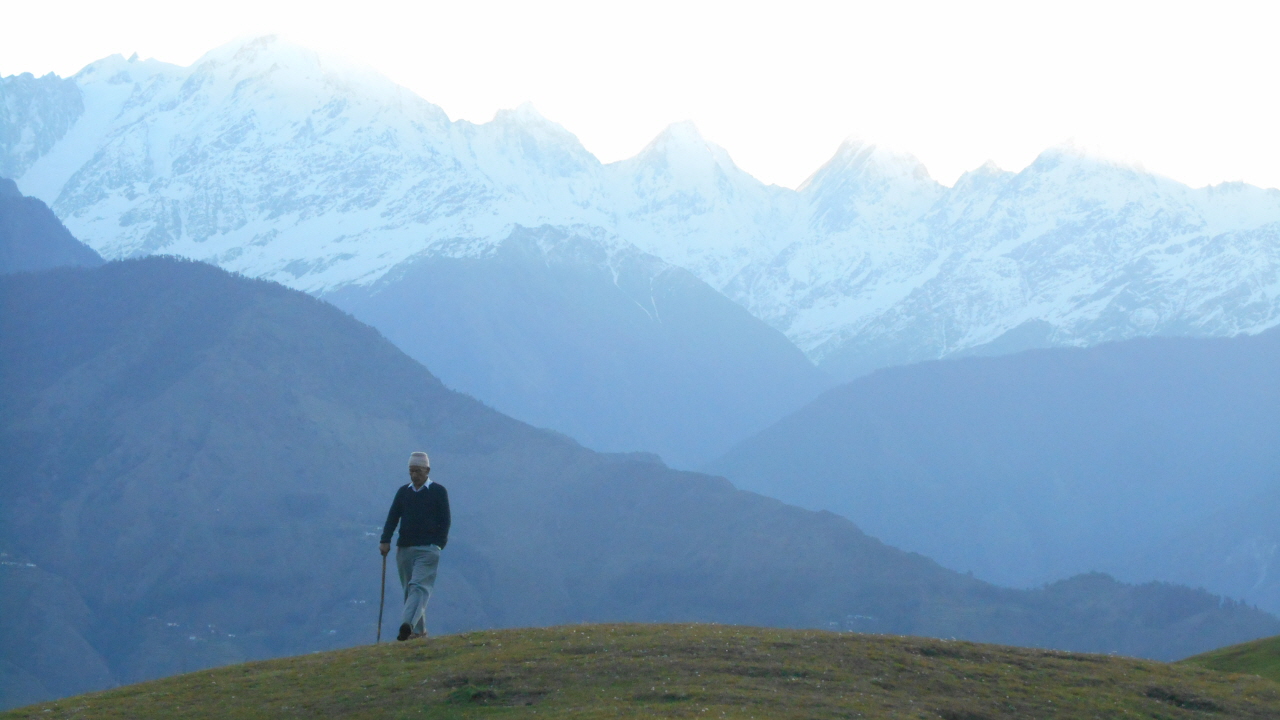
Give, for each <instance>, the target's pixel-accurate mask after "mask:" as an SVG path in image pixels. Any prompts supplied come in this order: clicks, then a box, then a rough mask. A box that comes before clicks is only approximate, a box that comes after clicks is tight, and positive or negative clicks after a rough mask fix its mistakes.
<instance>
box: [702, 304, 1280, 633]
mask: <svg viewBox="0 0 1280 720" xmlns="http://www.w3.org/2000/svg"><path fill="white" fill-rule="evenodd" d="M1277 367H1280V328H1273V329H1271V330H1267V331H1264V332H1262V333H1259V334H1258V335H1254V336H1244V337H1236V338H1138V339H1133V340H1126V341H1123V342H1116V343H1106V344H1102V345H1098V346H1095V347H1092V348H1053V349H1043V350H1033V351H1027V352H1023V353H1016V354H1012V355H1008V356H1004V357H993V358H961V359H956V360H945V361H936V362H928V363H919V364H916V365H912V366H907V367H898V368H887V369H883V370H879V371H877V372H874V373H872V374H870V375H868V376H866V377H863V378H859V379H858V380H855V381H853V382H851V383H848V384H846V385H842V386H840V387H838V388H835V389H833V390H831V391H828V392H827V393H825V394H824V395H823V396H822V397H820V398H819V399H818V400H815V401H814V402H813V403H810V404H809V405H808V406H806V407H805V408H804V409H803V410H800V411H798V412H796V413H794V414H793V415H791V416H789V417H787V418H786V419H784V420H782V421H780V422H779V423H777V424H775V425H774V426H772V427H771V428H769V429H768V430H766V431H764V432H762V433H760V434H759V435H756V436H754V437H752V438H749V439H747V440H745V441H744V442H743V443H742V444H740V445H739V447H737V448H736V449H735V450H734V451H733V452H731V453H729V454H728V455H726V456H725V457H724V458H722V459H721V460H720V461H718V462H716V463H713V464H712V465H710V466H709V469H710V470H712V471H714V472H717V473H721V474H724V475H725V476H726V477H728V478H730V479H731V480H732V481H733V482H734V483H735V484H736V485H737V486H738V487H742V488H745V489H749V490H753V491H756V492H761V493H765V494H768V495H771V496H773V497H777V498H781V499H783V500H785V501H787V502H792V503H796V504H798V505H801V506H804V507H809V508H813V509H826V510H830V511H833V512H837V513H840V514H841V515H844V516H845V517H848V518H850V519H852V520H853V521H854V522H856V523H858V525H859V526H860V527H862V528H863V529H865V530H866V531H867V532H869V533H871V534H872V535H874V536H876V537H879V538H881V539H883V540H885V541H886V542H889V543H891V544H893V545H895V546H898V547H903V548H906V549H909V550H913V551H916V552H920V553H923V554H925V555H928V556H929V557H932V558H934V559H937V560H938V561H939V562H941V563H942V564H943V565H945V566H947V567H951V568H954V569H956V570H960V571H972V572H974V573H975V574H976V575H977V576H978V577H981V578H984V579H986V580H990V581H992V582H996V583H999V584H1002V585H1012V586H1021V587H1027V586H1035V585H1037V584H1039V583H1043V582H1046V581H1048V580H1051V579H1053V578H1056V577H1062V576H1064V575H1069V574H1073V573H1077V572H1084V571H1089V570H1100V571H1105V572H1110V573H1113V574H1116V575H1117V576H1119V577H1122V578H1124V579H1129V580H1142V581H1147V580H1165V581H1171V582H1182V583H1187V584H1189V585H1192V586H1193V587H1206V588H1209V589H1211V590H1212V591H1214V592H1217V593H1221V594H1225V595H1228V596H1230V597H1233V598H1244V599H1245V600H1247V601H1248V602H1250V603H1256V604H1257V605H1259V606H1261V607H1263V608H1267V609H1270V610H1272V611H1280V572H1278V570H1280V566H1278V565H1277V554H1276V550H1277V548H1278V547H1280V532H1278V531H1277V529H1276V526H1275V518H1276V516H1277V513H1278V512H1280V492H1278V491H1277V478H1280V376H1277V373H1276V368H1277Z"/></svg>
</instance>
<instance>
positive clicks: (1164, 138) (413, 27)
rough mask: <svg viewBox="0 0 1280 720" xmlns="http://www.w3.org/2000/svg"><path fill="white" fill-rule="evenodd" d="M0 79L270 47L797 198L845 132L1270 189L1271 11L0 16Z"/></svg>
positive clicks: (738, 6) (941, 7)
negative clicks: (268, 40)
mask: <svg viewBox="0 0 1280 720" xmlns="http://www.w3.org/2000/svg"><path fill="white" fill-rule="evenodd" d="M0 15H2V16H3V18H4V22H3V24H2V25H0V75H9V74H14V73H19V72H32V73H35V74H37V75H39V74H43V73H46V72H49V71H53V72H56V73H58V74H60V75H68V74H72V73H74V72H75V71H77V70H78V69H80V68H81V67H82V66H84V65H85V64H87V63H89V62H91V61H93V60H96V59H98V58H100V57H103V56H105V55H109V54H112V53H121V54H124V55H126V56H127V55H129V54H131V53H133V52H135V51H136V52H138V54H139V55H141V56H142V57H154V58H158V59H160V60H165V61H168V62H173V63H178V64H182V65H186V64H190V63H191V62H192V61H193V60H195V59H196V58H198V57H199V56H200V55H202V54H203V53H204V52H206V51H207V50H209V49H212V48H213V47H216V46H218V45H221V44H223V43H225V42H227V41H229V40H231V39H233V38H237V37H245V36H253V35H261V34H266V33H277V34H280V35H281V36H282V37H284V38H286V39H288V40H291V41H293V42H295V43H298V44H301V45H306V46H309V47H312V48H315V49H317V50H320V51H323V52H329V53H336V54H339V55H342V56H344V57H346V58H348V59H350V60H353V61H356V62H359V63H362V64H365V65H370V66H372V67H374V68H376V69H378V70H379V71H381V72H383V73H384V74H386V75H388V76H389V77H391V78H392V79H393V80H395V81H397V82H399V83H400V84H402V85H405V86H407V87H408V88H410V89H412V90H414V91H415V92H417V93H418V94H420V95H422V96H423V97H424V98H426V99H427V100H429V101H431V102H433V103H436V104H437V105H440V106H441V107H443V108H444V109H445V111H446V112H448V114H449V116H450V117H453V118H455V119H456V118H466V119H469V120H474V121H485V120H488V119H490V118H491V117H492V116H493V113H494V111H495V110H497V109H499V108H507V107H514V106H516V105H519V104H520V103H521V102H524V101H526V100H529V101H532V102H533V103H534V105H535V106H536V107H537V108H538V109H539V111H540V112H542V114H543V115H546V116H547V117H549V118H551V119H552V120H555V121H557V122H559V123H561V124H562V125H564V126H565V127H567V128H568V129H569V130H570V131H572V132H573V133H575V134H576V135H577V136H578V137H579V138H580V139H581V140H582V142H583V144H584V145H586V147H587V148H588V149H589V150H591V151H592V152H594V153H595V154H596V155H597V156H598V157H600V159H602V160H604V161H606V162H607V161H612V160H618V159H621V158H624V157H627V156H630V155H632V154H634V153H635V152H636V151H638V150H639V149H640V148H641V147H643V146H644V144H645V143H647V142H648V141H649V140H650V139H651V138H652V137H653V136H654V135H656V134H657V133H658V132H659V131H660V130H661V129H662V128H663V127H664V126H666V125H668V124H669V123H671V122H675V121H678V120H686V119H689V120H693V121H694V122H695V123H696V124H697V125H698V127H699V128H700V129H701V131H702V132H703V134H704V135H705V136H707V137H708V138H709V139H711V140H712V141H714V142H716V143H718V144H720V145H722V146H724V147H725V148H726V149H728V151H729V153H730V154H731V155H732V156H733V158H734V159H735V161H737V162H738V164H739V165H740V166H741V167H743V168H744V169H745V170H747V171H748V172H750V173H752V174H753V175H755V176H756V177H758V178H760V179H762V180H764V181H766V182H773V183H777V184H780V185H787V186H792V187H794V186H795V185H797V184H798V183H800V182H801V181H802V180H803V179H804V178H805V177H807V176H808V175H809V174H810V173H811V172H813V171H814V170H815V169H816V168H817V167H818V166H819V165H821V164H822V163H823V162H824V161H825V160H826V159H827V158H829V157H830V155H831V154H832V152H833V151H834V150H835V148H836V146H837V145H838V144H839V142H840V141H841V140H842V139H844V138H845V137H848V136H856V137H860V138H865V139H868V140H872V141H877V142H881V143H884V144H887V145H889V146H891V147H894V148H897V149H900V150H906V151H908V152H911V153H913V154H915V155H916V156H917V157H919V158H920V159H921V160H922V161H923V162H924V163H925V165H926V166H928V168H929V170H930V172H931V173H932V174H933V176H934V177H935V178H937V179H939V180H941V181H942V182H944V183H947V184H950V183H952V182H954V181H955V179H956V177H957V176H959V174H960V173H962V172H964V171H965V170H969V169H972V168H975V167H977V166H978V165H980V164H982V163H983V162H984V161H986V160H988V159H990V160H994V161H995V162H996V163H997V164H998V165H1000V166H1001V167H1004V168H1007V169H1011V170H1019V169H1021V168H1023V167H1024V166H1026V165H1027V164H1028V163H1029V162H1031V160H1032V159H1034V158H1035V156H1036V155H1037V154H1039V153H1040V151H1042V150H1044V149H1045V148H1046V147H1049V146H1051V145H1055V144H1058V143H1061V142H1063V141H1066V140H1074V141H1075V142H1076V143H1077V144H1080V145H1084V146H1086V147H1091V148H1094V149H1096V150H1097V151H1099V152H1101V153H1102V154H1104V155H1107V156H1110V157H1113V158H1118V159H1123V160H1128V161H1131V162H1141V163H1142V164H1143V165H1144V166H1145V167H1146V168H1147V169H1148V170H1152V171H1154V172H1158V173H1161V174H1164V175H1168V176H1170V177H1173V178H1175V179H1178V180H1181V181H1183V182H1186V183H1190V184H1192V185H1196V186H1199V185H1205V184H1209V183H1218V182H1222V181H1224V180H1245V181H1247V182H1251V183H1254V184H1257V185H1263V186H1268V187H1280V124H1278V123H1277V120H1278V119H1280V92H1278V90H1280V87H1278V83H1277V81H1278V79H1280V40H1277V37H1276V29H1277V28H1278V27H1280V3H1275V2H1257V3H1236V2H1224V1H1223V0H1217V1H1216V2H1199V3H1179V2H1122V1H1119V0H1110V1H1109V2H1081V1H1080V0H1072V1H1070V2H1052V3H1050V2H1031V1H1030V0H1025V1H1023V2H1014V3H998V2H959V1H956V2H940V3H931V2H930V3H926V2H891V1H889V0H880V1H879V2H871V3H854V2H800V1H797V0H790V1H788V2H774V3H752V2H743V1H741V0H739V1H737V2H703V3H699V2H695V1H692V0H682V1H677V2H667V1H666V0H643V1H638V2H630V3H621V2H612V3H611V2H603V1H600V0H596V1H594V2H561V1H559V0H536V1H534V2H530V1H529V0H522V1H519V2H482V1H480V0H448V1H447V2H422V1H420V0H419V1H417V2H403V1H400V0H361V1H360V2H355V1H349V2H326V1H317V0H312V1H309V2H284V1H278V0H219V1H218V2H208V1H207V0H206V1H205V2H200V3H186V2H178V1H175V0H113V1H112V2H102V0H92V1H89V2H80V1H59V0H44V1H43V2H23V3H5V7H4V9H3V12H0Z"/></svg>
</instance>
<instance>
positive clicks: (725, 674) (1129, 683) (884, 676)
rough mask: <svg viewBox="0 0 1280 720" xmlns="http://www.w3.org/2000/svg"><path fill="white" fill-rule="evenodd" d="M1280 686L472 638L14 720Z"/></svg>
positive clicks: (898, 650) (967, 715)
mask: <svg viewBox="0 0 1280 720" xmlns="http://www.w3.org/2000/svg"><path fill="white" fill-rule="evenodd" d="M1277 712H1280V684H1278V683H1275V682H1272V681H1270V680H1264V679H1261V678H1257V677H1250V676H1242V675H1226V674H1221V673H1217V672H1213V671H1210V670H1205V669H1201V668H1197V667H1193V666H1182V665H1164V664H1161V663H1156V662H1150V661H1142V660H1134V659H1131V658H1120V657H1107V656H1103V655H1079V654H1072V653H1060V652H1045V651H1040V650H1026V649H1021V648H1010V647H1002V646H997V645H979V644H974V643H968V642H956V641H952V642H947V641H941V640H926V639H921V638H909V637H892V636H873V635H857V634H837V633H830V632H812V631H809V632H803V631H794V630H790V631H788V630H768V629H761V628H747V627H726V626H722V625H692V626H690V625H579V626H576V627H558V628H547V629H543V630H505V631H499V632H484V633H468V634H465V635H454V636H449V637H444V638H435V639H430V640H422V641H413V642H410V643H406V644H399V645H395V644H393V645H382V646H378V647H373V646H366V647H361V648H354V649H351V650H343V651H338V652H333V653H326V654H323V655H310V656H303V657H297V658H288V659H283V660H273V661H269V662H264V663H255V664H251V665H240V666H235V667H230V668H224V669H221V670H216V671H205V672H199V673H192V674H190V675H183V676H180V677H175V678H170V679H168V680H161V681H158V682H152V683H146V684H143V685H137V686H132V687H127V688H122V689H120V690H114V691H111V692H108V693H103V694H101V695H93V696H88V697H78V698H73V699H69V700H65V701H62V702H59V703H54V704H50V705H47V706H35V707H30V708H26V709H23V710H19V711H16V712H13V713H8V714H6V715H4V717H6V718H12V719H13V720H17V719H18V718H31V719H33V720H34V719H35V718H69V717H84V718H103V719H104V720H106V719H115V718H119V719H120V720H124V719H125V718H128V719H129V720H134V719H138V720H142V719H145V718H169V717H178V716H181V717H185V718H219V719H220V718H246V719H247V718H293V717H299V718H315V717H342V718H386V717H417V716H419V715H421V716H426V717H447V718H472V717H491V716H493V715H494V714H501V715H502V716H503V717H512V716H516V717H555V718H583V719H586V718H605V717H610V718H611V717H619V716H622V717H664V718H689V717H700V718H705V717H717V718H718V717H732V718H752V717H757V718H797V719H798V718H804V719H806V720H811V719H814V718H833V719H834V718H850V717H854V718H858V717H862V718H921V719H934V720H936V719H939V718H940V719H941V720H976V719H984V720H1005V719H1008V720H1014V719H1017V720H1025V718H1095V717H1107V718H1114V717H1141V718H1159V719H1162V720H1181V719H1182V718H1187V719H1190V718H1203V717H1230V718H1239V719H1241V720H1244V719H1247V718H1259V719H1261V718H1273V717H1275V715H1276V713H1277Z"/></svg>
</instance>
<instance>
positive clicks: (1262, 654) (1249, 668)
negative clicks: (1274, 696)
mask: <svg viewBox="0 0 1280 720" xmlns="http://www.w3.org/2000/svg"><path fill="white" fill-rule="evenodd" d="M1182 662H1184V663H1186V664H1188V665H1199V666H1200V667H1204V668H1208V669H1210V670H1218V671H1220V672H1231V673H1248V674H1250V675H1261V676H1262V677H1264V678H1268V679H1270V680H1275V681H1277V682H1280V635H1277V636H1276V637H1269V638H1263V639H1261V640H1254V641H1253V642H1247V643H1240V644H1239V645H1232V646H1230V647H1224V648H1219V649H1218V650H1212V651H1210V652H1207V653H1202V654H1200V655H1196V656H1194V657H1189V658H1187V659H1186V660H1183V661H1182Z"/></svg>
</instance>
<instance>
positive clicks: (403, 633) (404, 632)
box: [396, 623, 413, 642]
mask: <svg viewBox="0 0 1280 720" xmlns="http://www.w3.org/2000/svg"><path fill="white" fill-rule="evenodd" d="M412 634H413V628H411V627H409V623H400V634H399V635H397V636H396V639H397V640H399V641H400V642H404V641H405V640H408V639H409V636H410V635H412Z"/></svg>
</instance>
